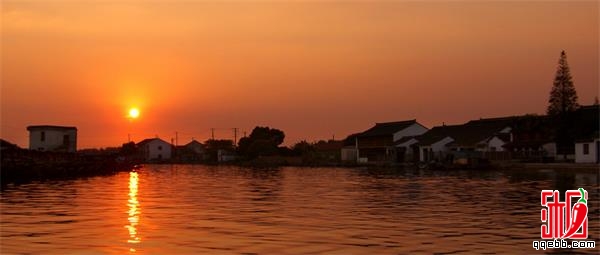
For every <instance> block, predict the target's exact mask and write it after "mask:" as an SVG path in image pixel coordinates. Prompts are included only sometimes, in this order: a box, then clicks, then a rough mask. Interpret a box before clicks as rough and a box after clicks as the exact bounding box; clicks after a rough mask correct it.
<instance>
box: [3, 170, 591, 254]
mask: <svg viewBox="0 0 600 255" xmlns="http://www.w3.org/2000/svg"><path fill="white" fill-rule="evenodd" d="M598 175H599V174H598V172H594V171H592V172H589V171H588V172H580V173H573V172H568V171H560V172H555V171H552V170H519V169H515V170H511V171H446V172H444V171H431V170H395V169H350V168H348V169H346V168H292V167H290V168H278V169H269V170H264V169H263V170H256V169H248V168H238V167H209V166H182V165H179V166H169V165H149V166H145V167H144V168H142V169H140V170H138V171H136V172H131V173H120V174H117V175H113V176H102V177H95V178H89V179H78V180H67V181H51V182H36V183H30V184H22V185H9V186H7V187H4V189H3V190H2V192H1V193H0V194H1V207H0V208H1V225H0V227H1V228H0V232H1V239H0V249H1V250H0V252H1V253H2V254H13V253H31V254H126V253H130V254H133V253H140V254H203V253H204V254H305V253H309V254H315V253H324V254H409V253H410V254H415V253H460V252H464V253H509V254H515V253H519V254H529V253H534V252H536V251H535V250H534V249H533V248H532V241H534V240H540V225H541V221H540V210H541V206H540V191H541V190H542V189H559V190H566V189H575V188H578V187H583V188H585V189H587V190H588V192H589V195H590V197H589V205H590V212H589V215H588V216H589V218H590V220H589V235H590V240H595V241H596V243H597V244H600V209H599V208H600V207H599V206H600V199H599V198H600V192H599V191H600V186H599V182H600V181H599V179H600V177H599V176H598ZM569 251H571V252H573V251H577V252H587V253H592V254H596V253H598V251H599V250H598V249H595V250H591V249H588V250H565V249H562V250H546V251H545V252H557V253H564V252H569ZM540 252H542V251H538V253H540Z"/></svg>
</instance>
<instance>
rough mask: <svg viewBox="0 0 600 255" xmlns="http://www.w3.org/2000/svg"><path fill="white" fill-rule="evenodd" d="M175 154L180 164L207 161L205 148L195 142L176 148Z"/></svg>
mask: <svg viewBox="0 0 600 255" xmlns="http://www.w3.org/2000/svg"><path fill="white" fill-rule="evenodd" d="M176 154H177V159H178V160H179V161H181V162H200V161H204V160H207V159H208V155H207V151H206V146H204V144H202V143H200V142H198V141H196V140H192V141H191V142H189V143H187V144H186V145H182V146H177V151H176Z"/></svg>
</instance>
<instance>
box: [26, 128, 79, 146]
mask: <svg viewBox="0 0 600 255" xmlns="http://www.w3.org/2000/svg"><path fill="white" fill-rule="evenodd" d="M27 130H28V131H29V149H30V150H38V151H57V152H76V151H77V128H76V127H65V126H50V125H38V126H28V127H27Z"/></svg>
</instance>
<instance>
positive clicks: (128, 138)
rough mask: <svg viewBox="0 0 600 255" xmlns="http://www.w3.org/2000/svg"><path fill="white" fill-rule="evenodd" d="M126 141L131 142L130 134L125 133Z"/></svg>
mask: <svg viewBox="0 0 600 255" xmlns="http://www.w3.org/2000/svg"><path fill="white" fill-rule="evenodd" d="M127 142H128V143H130V142H131V134H127Z"/></svg>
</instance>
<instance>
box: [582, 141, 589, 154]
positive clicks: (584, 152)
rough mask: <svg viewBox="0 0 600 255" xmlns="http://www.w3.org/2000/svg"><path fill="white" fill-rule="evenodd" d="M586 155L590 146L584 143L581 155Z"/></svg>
mask: <svg viewBox="0 0 600 255" xmlns="http://www.w3.org/2000/svg"><path fill="white" fill-rule="evenodd" d="M588 154H590V144H589V143H584V144H583V155H588Z"/></svg>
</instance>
